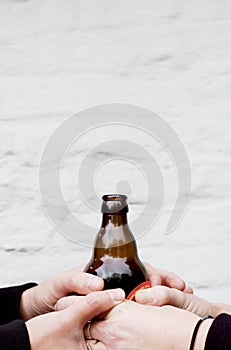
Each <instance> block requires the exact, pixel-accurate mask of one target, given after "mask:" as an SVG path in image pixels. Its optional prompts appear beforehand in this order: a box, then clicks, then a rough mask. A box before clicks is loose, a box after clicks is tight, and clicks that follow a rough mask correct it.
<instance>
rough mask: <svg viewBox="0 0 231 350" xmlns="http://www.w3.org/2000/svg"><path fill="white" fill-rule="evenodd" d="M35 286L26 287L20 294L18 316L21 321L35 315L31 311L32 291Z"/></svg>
mask: <svg viewBox="0 0 231 350" xmlns="http://www.w3.org/2000/svg"><path fill="white" fill-rule="evenodd" d="M35 288H37V287H36V286H35V287H33V288H29V289H26V290H25V291H24V292H23V293H22V295H21V300H20V317H21V319H22V320H23V321H28V320H29V319H31V318H32V317H34V316H36V314H35V313H34V311H33V304H34V303H33V299H34V291H35Z"/></svg>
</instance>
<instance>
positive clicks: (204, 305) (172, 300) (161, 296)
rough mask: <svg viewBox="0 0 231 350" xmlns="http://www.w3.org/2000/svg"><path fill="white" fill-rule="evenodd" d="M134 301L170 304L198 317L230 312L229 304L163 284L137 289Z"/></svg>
mask: <svg viewBox="0 0 231 350" xmlns="http://www.w3.org/2000/svg"><path fill="white" fill-rule="evenodd" d="M136 302H137V303H140V304H147V305H153V306H162V305H172V306H175V307H178V308H180V309H184V310H187V311H190V312H193V313H195V314H196V315H198V316H200V317H204V316H206V315H210V316H212V317H216V316H217V315H219V314H220V313H222V312H225V313H230V314H231V305H225V304H218V303H211V302H209V301H207V300H205V299H202V298H199V297H197V296H195V295H191V294H188V293H185V292H182V291H180V290H177V289H172V288H167V287H164V286H155V287H153V288H149V289H146V290H142V291H138V292H137V293H136Z"/></svg>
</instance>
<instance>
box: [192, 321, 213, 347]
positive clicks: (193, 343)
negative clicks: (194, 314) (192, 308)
mask: <svg viewBox="0 0 231 350" xmlns="http://www.w3.org/2000/svg"><path fill="white" fill-rule="evenodd" d="M209 318H213V317H212V316H210V315H208V316H205V317H203V318H201V319H200V320H199V321H198V322H197V324H196V327H195V328H194V331H193V335H192V340H191V344H190V348H189V350H193V348H194V345H195V340H196V336H197V333H198V330H199V327H200V325H201V323H202V322H203V321H205V320H208V319H209Z"/></svg>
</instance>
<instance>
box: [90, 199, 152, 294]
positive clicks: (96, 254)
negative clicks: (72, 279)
mask: <svg viewBox="0 0 231 350" xmlns="http://www.w3.org/2000/svg"><path fill="white" fill-rule="evenodd" d="M111 196H113V195H111ZM114 196H115V198H118V199H117V201H118V202H119V201H121V202H122V201H124V200H125V198H124V197H125V196H122V195H114ZM121 197H122V200H121ZM103 199H104V203H103V205H102V208H103V210H102V211H103V221H102V226H101V228H100V231H99V233H98V235H97V237H96V240H95V247H94V250H93V256H92V259H91V260H90V262H89V263H88V265H87V266H86V268H85V272H88V273H91V274H94V275H96V276H99V277H101V278H102V279H103V280H104V289H111V288H122V289H123V290H124V291H125V294H126V296H128V295H129V293H130V292H131V291H132V290H134V288H136V287H137V286H138V285H140V284H141V283H143V282H145V281H147V280H148V276H147V272H146V269H145V267H144V265H143V264H142V263H141V261H140V259H139V257H138V253H137V246H136V242H135V239H134V236H133V234H132V232H131V231H130V229H129V226H128V223H127V211H128V208H127V205H125V206H124V207H123V205H124V203H122V204H121V203H120V205H119V204H118V203H116V205H115V207H114V209H113V205H112V204H111V203H110V204H109V207H110V212H109V213H108V212H105V211H106V210H107V208H106V207H107V204H108V202H109V201H110V197H109V198H108V196H104V197H103ZM105 199H106V200H105ZM115 200H116V199H114V201H115ZM105 202H106V204H105ZM120 206H121V207H122V209H120V210H119V208H120ZM115 210H116V211H115Z"/></svg>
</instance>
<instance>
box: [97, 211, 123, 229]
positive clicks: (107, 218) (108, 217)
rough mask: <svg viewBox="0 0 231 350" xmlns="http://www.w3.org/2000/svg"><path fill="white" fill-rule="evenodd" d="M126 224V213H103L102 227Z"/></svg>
mask: <svg viewBox="0 0 231 350" xmlns="http://www.w3.org/2000/svg"><path fill="white" fill-rule="evenodd" d="M124 225H126V226H127V225H128V220H127V213H115V214H103V220H102V228H107V227H120V226H124Z"/></svg>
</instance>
